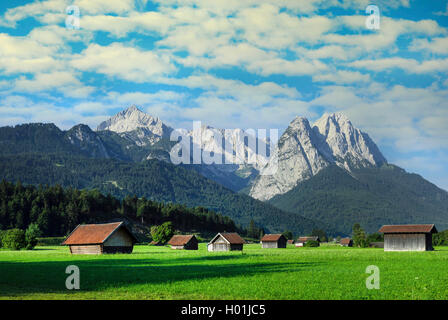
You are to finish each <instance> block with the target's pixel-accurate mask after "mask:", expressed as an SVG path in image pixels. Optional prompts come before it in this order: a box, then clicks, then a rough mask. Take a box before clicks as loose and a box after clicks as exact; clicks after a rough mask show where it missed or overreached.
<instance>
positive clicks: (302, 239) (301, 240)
mask: <svg viewBox="0 0 448 320" xmlns="http://www.w3.org/2000/svg"><path fill="white" fill-rule="evenodd" d="M310 240H312V241H317V242H318V243H319V244H320V239H319V237H317V236H311V237H299V239H297V241H296V247H303V246H304V245H305V243H307V242H308V241H310Z"/></svg>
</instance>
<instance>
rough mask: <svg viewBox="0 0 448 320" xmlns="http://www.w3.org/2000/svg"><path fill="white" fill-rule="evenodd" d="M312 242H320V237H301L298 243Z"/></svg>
mask: <svg viewBox="0 0 448 320" xmlns="http://www.w3.org/2000/svg"><path fill="white" fill-rule="evenodd" d="M310 240H314V241H319V237H318V236H312V237H299V239H297V241H298V242H307V241H310Z"/></svg>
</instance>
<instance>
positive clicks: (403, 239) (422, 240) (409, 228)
mask: <svg viewBox="0 0 448 320" xmlns="http://www.w3.org/2000/svg"><path fill="white" fill-rule="evenodd" d="M378 232H381V233H384V251H430V250H433V247H432V234H433V233H437V229H436V227H435V226H434V225H433V224H409V225H386V226H382V227H381V229H380V230H379V231H378Z"/></svg>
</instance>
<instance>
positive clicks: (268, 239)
mask: <svg viewBox="0 0 448 320" xmlns="http://www.w3.org/2000/svg"><path fill="white" fill-rule="evenodd" d="M281 237H285V236H284V235H282V234H265V235H264V236H263V238H261V241H265V242H277V241H278V240H280V238H281Z"/></svg>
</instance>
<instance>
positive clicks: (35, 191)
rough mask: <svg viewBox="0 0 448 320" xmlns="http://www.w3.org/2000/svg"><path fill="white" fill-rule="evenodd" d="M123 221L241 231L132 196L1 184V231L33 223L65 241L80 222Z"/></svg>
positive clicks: (202, 213) (205, 215) (223, 220)
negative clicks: (119, 197)
mask: <svg viewBox="0 0 448 320" xmlns="http://www.w3.org/2000/svg"><path fill="white" fill-rule="evenodd" d="M123 219H124V220H126V221H128V222H131V223H132V222H134V223H135V224H138V225H140V226H143V227H144V226H147V227H148V228H149V226H151V225H158V224H162V223H163V222H166V221H171V222H172V223H173V226H174V227H175V228H176V229H178V230H181V231H187V232H192V231H196V232H202V233H215V232H222V231H235V232H240V233H242V234H245V232H246V231H245V230H243V229H241V228H238V227H237V226H236V225H235V223H234V222H233V221H232V220H231V219H230V218H228V217H225V216H222V215H220V214H216V213H214V212H212V211H209V210H207V209H205V208H203V207H195V208H188V207H186V206H183V205H179V204H171V203H168V204H164V203H161V202H155V201H151V200H148V199H146V198H144V197H143V198H137V197H135V196H127V197H125V198H124V199H123V200H120V199H117V198H115V197H113V196H111V195H104V194H102V193H100V192H99V191H98V190H78V189H74V188H68V189H64V188H62V187H61V186H54V187H48V186H45V187H44V186H39V187H34V186H24V185H22V184H21V183H20V182H19V183H16V184H12V183H8V182H6V181H4V180H3V181H1V182H0V230H1V229H12V228H19V229H26V228H27V226H28V225H29V224H31V223H36V224H37V225H38V226H39V229H40V230H41V231H42V233H43V236H65V235H67V234H68V233H69V232H70V231H72V230H73V229H74V228H75V227H76V226H77V225H78V224H81V223H101V222H110V221H115V220H123Z"/></svg>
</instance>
